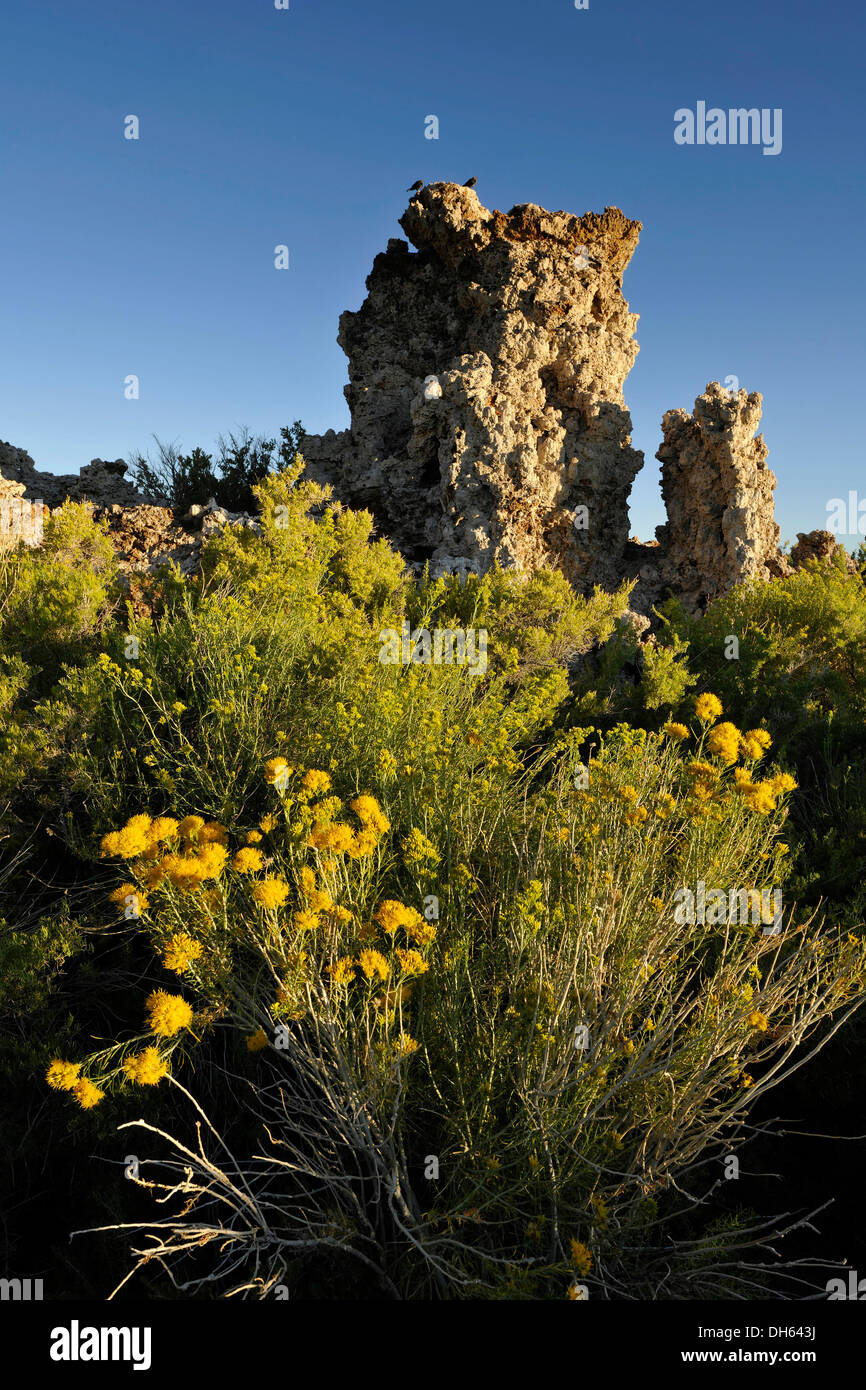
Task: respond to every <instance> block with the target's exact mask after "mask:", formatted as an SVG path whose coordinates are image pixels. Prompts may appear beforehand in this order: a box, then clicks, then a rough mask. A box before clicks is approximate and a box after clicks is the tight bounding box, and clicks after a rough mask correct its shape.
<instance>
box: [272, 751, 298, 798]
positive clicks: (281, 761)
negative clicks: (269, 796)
mask: <svg viewBox="0 0 866 1390" xmlns="http://www.w3.org/2000/svg"><path fill="white" fill-rule="evenodd" d="M293 772H294V768H293V767H290V766H289V764H288V763H287V762H286V760H285V758H268V761H267V762H266V763H265V781H266V782H267V783H268V785H269V786H271V787H276V789H277V791H278V792H284V791H285V790H286V788H287V787H288V785H289V778H290V776H291V775H292V773H293Z"/></svg>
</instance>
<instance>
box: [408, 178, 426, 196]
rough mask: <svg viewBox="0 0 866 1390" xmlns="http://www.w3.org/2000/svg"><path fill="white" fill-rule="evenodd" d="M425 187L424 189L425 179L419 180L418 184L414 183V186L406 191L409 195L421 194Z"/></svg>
mask: <svg viewBox="0 0 866 1390" xmlns="http://www.w3.org/2000/svg"><path fill="white" fill-rule="evenodd" d="M423 187H424V180H423V179H418V181H417V183H413V185H412V187H411V188H407V189H406V192H407V193H419V192H420V190H421V189H422V188H423Z"/></svg>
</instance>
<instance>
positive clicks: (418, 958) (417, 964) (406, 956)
mask: <svg viewBox="0 0 866 1390" xmlns="http://www.w3.org/2000/svg"><path fill="white" fill-rule="evenodd" d="M396 956H397V959H398V960H399V962H400V965H401V966H402V968H403V974H404V975H424V974H425V973H426V972H427V971H428V970H429V969H430V966H429V965H428V964H427V962H426V960H425V959H424V957H423V956H422V955H421V952H420V951H415V950H411V949H410V950H408V951H404V950H403V949H402V948H401V947H399V946H398V947H397V950H396Z"/></svg>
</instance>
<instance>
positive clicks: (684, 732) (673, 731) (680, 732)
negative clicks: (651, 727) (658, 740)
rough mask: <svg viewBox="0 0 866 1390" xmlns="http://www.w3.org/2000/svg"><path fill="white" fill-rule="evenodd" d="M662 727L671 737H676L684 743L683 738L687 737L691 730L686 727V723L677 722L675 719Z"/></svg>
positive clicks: (679, 741)
mask: <svg viewBox="0 0 866 1390" xmlns="http://www.w3.org/2000/svg"><path fill="white" fill-rule="evenodd" d="M662 728H663V730H664V732H665V733H666V734H669V735H670V737H671V738H674V739H676V741H677V742H678V743H682V741H683V739H686V738H688V736H689V731H688V729H687V728H686V726H685V724H677V723H676V721H675V720H669V721H668V723H667V724H664V725H663V726H662Z"/></svg>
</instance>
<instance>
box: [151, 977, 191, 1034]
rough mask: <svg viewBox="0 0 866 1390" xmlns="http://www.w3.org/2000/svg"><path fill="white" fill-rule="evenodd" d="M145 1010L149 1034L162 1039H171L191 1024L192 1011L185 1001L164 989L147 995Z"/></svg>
mask: <svg viewBox="0 0 866 1390" xmlns="http://www.w3.org/2000/svg"><path fill="white" fill-rule="evenodd" d="M145 1008H146V1009H147V1014H148V1024H149V1026H150V1030H151V1032H153V1033H158V1034H159V1035H160V1037H163V1038H173V1037H174V1035H175V1033H180V1032H181V1030H182V1029H184V1028H188V1027H189V1025H190V1023H191V1022H192V1009H191V1008H190V1006H189V1004H188V1003H187V1002H186V1000H185V999H182V998H181V996H180V995H179V994H169V993H168V991H167V990H164V989H155V990H154V991H153V993H152V994H150V995H148V998H147V1002H146V1004H145Z"/></svg>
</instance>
